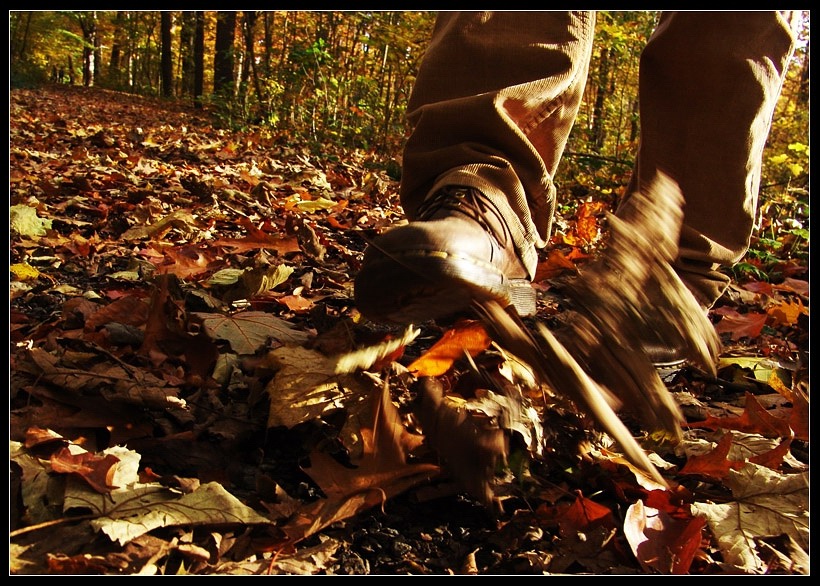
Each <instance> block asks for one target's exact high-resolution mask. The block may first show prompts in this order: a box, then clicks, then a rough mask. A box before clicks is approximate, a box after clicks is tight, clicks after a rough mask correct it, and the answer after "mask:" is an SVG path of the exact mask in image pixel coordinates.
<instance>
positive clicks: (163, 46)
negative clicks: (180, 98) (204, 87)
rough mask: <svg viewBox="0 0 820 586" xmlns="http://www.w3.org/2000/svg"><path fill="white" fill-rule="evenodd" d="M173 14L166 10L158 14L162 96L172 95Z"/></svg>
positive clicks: (168, 96)
mask: <svg viewBox="0 0 820 586" xmlns="http://www.w3.org/2000/svg"><path fill="white" fill-rule="evenodd" d="M172 26H173V14H172V13H171V12H170V11H168V10H163V11H162V12H160V61H161V66H160V87H161V88H162V95H163V96H165V97H166V98H170V97H171V96H173V95H174V57H173V54H172V49H171V28H172Z"/></svg>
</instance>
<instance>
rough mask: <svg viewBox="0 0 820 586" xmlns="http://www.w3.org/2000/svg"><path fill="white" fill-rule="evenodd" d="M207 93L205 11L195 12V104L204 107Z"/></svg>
mask: <svg viewBox="0 0 820 586" xmlns="http://www.w3.org/2000/svg"><path fill="white" fill-rule="evenodd" d="M204 93H205V13H204V12H202V11H199V10H198V11H197V12H195V13H194V106H195V107H197V108H201V107H202V96H203V95H204Z"/></svg>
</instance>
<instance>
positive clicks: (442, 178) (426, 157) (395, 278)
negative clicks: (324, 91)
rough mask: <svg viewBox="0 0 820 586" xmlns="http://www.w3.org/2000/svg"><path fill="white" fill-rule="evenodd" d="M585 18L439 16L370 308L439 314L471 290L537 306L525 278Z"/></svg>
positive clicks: (585, 60) (362, 300) (563, 129)
mask: <svg viewBox="0 0 820 586" xmlns="http://www.w3.org/2000/svg"><path fill="white" fill-rule="evenodd" d="M594 26H595V16H594V13H589V12H497V13H495V12H467V13H458V12H445V13H441V14H440V16H439V18H438V20H437V22H436V27H435V30H434V33H433V38H432V40H431V43H430V45H429V48H428V50H427V52H426V54H425V57H424V59H423V62H422V64H421V67H420V70H419V74H418V77H417V81H416V84H415V86H414V89H413V93H412V96H411V98H410V103H409V105H408V119H409V121H410V123H411V125H412V128H413V131H412V134H411V136H410V138H409V140H408V143H407V145H406V148H405V152H404V159H403V170H402V184H401V203H402V206H403V208H404V211H405V214H406V215H407V217H408V219H409V220H410V224H409V225H407V226H402V227H398V228H394V229H393V230H391V231H388V233H387V234H385V235H383V236H381V237H380V238H377V239H376V241H375V242H373V243H372V245H371V246H370V247H369V249H368V251H367V253H366V254H365V259H364V264H363V266H362V270H361V271H360V273H359V275H358V276H357V279H356V299H357V305H358V306H359V309H360V310H361V311H362V312H363V313H364V314H365V315H366V316H368V317H371V318H373V319H377V320H386V321H418V320H420V319H424V318H435V317H440V316H441V315H443V314H444V313H446V312H449V311H451V310H453V309H456V308H457V306H458V305H465V304H467V303H469V300H470V298H471V297H476V296H477V297H482V296H484V297H494V298H497V299H498V300H499V301H501V302H503V303H513V304H515V305H516V307H517V308H518V309H519V312H521V313H525V314H526V313H529V312H531V311H534V307H535V305H534V292H533V291H532V289H531V288H530V287H529V281H530V280H531V279H532V277H533V275H534V273H535V268H536V264H537V260H538V257H537V249H538V248H541V247H543V246H545V245H546V243H547V240H548V239H549V235H550V231H551V225H552V218H553V213H554V209H555V188H554V186H553V182H552V179H553V175H554V173H555V171H556V169H557V167H558V163H559V160H560V158H561V154H562V152H563V149H564V146H565V144H566V141H567V138H568V136H569V132H570V130H571V127H572V124H573V122H574V120H575V116H576V114H577V111H578V107H579V105H580V102H581V98H582V95H583V90H584V85H585V82H586V75H587V71H588V66H589V59H590V54H591V47H592V40H593V33H594ZM450 187H456V189H455V190H453V189H449V188H450ZM463 188H472V189H466V190H465V189H463ZM527 292H528V293H527ZM528 295H529V296H530V297H529V299H524V298H525V297H527V296H528ZM522 299H523V301H522Z"/></svg>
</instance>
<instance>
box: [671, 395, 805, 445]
mask: <svg viewBox="0 0 820 586" xmlns="http://www.w3.org/2000/svg"><path fill="white" fill-rule="evenodd" d="M687 425H688V426H689V427H705V428H707V429H721V428H722V429H735V430H737V431H742V432H744V433H759V434H760V435H762V436H764V437H791V436H792V431H791V428H790V427H789V422H788V421H786V420H785V419H780V418H779V417H774V416H773V415H770V414H769V412H768V411H766V409H764V408H763V406H762V405H761V404H760V403H759V402H758V401H757V399H755V396H754V395H752V394H751V393H746V409H745V410H744V411H743V415H741V416H740V417H712V416H711V415H710V416H709V417H707V418H706V419H705V420H703V421H694V422H691V423H688V424H687Z"/></svg>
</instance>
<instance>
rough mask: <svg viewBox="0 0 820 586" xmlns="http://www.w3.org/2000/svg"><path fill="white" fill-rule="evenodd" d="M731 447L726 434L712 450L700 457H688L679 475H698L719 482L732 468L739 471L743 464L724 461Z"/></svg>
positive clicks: (730, 436) (729, 434)
mask: <svg viewBox="0 0 820 586" xmlns="http://www.w3.org/2000/svg"><path fill="white" fill-rule="evenodd" d="M731 447H732V434H731V433H727V434H726V435H724V436H723V437H722V438H720V441H719V442H718V445H717V446H716V447H715V449H714V450H712V451H711V452H709V453H707V454H703V455H702V456H690V457H689V459H688V460H687V461H686V464H685V465H684V467H683V469H682V470H681V471H680V472H679V474H682V475H687V474H692V475H700V476H706V477H708V478H714V479H715V480H721V479H723V478H725V477H726V475H727V474H729V470H731V469H732V468H734V469H739V468H742V467H743V466H744V465H745V462H732V461H729V460H727V459H726V457H727V456H728V455H729V448H731Z"/></svg>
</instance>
